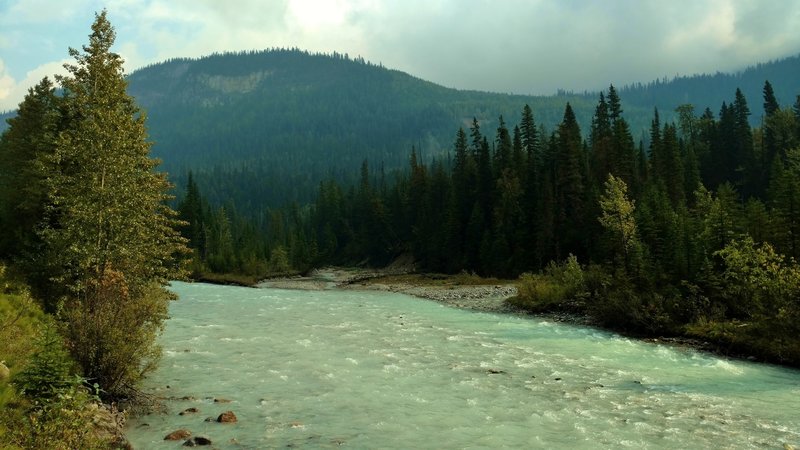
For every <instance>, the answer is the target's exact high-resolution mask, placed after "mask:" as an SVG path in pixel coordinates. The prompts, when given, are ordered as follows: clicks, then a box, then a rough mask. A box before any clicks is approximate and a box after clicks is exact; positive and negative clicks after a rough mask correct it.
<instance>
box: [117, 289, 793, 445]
mask: <svg viewBox="0 0 800 450" xmlns="http://www.w3.org/2000/svg"><path fill="white" fill-rule="evenodd" d="M173 290H174V291H175V292H176V293H177V294H178V295H179V296H180V300H179V301H176V302H173V304H172V305H171V307H170V313H171V316H172V318H171V319H169V321H168V322H167V325H166V330H165V332H164V335H163V336H162V338H161V343H162V345H163V347H164V358H163V360H162V361H161V365H160V367H159V369H158V370H157V371H156V372H155V373H154V374H153V375H151V376H150V378H149V379H148V380H147V382H146V385H145V388H146V390H147V391H148V392H151V393H153V394H155V395H158V396H162V397H164V398H167V400H166V401H165V402H166V406H167V410H168V412H167V413H166V414H153V415H149V416H144V417H139V418H136V419H134V420H131V421H129V425H128V438H129V439H130V440H131V442H132V443H133V445H134V447H135V448H136V449H151V448H153V449H161V448H164V449H168V448H173V449H177V448H180V447H181V444H182V443H183V441H164V440H163V439H164V436H166V435H167V434H168V433H170V432H172V431H174V430H176V429H178V428H186V429H188V430H190V431H191V432H192V433H193V435H194V436H205V437H208V438H210V439H211V440H212V441H213V443H214V447H216V448H220V449H223V448H237V449H241V448H285V447H287V446H288V447H297V448H333V447H346V448H407V449H411V448H486V449H496V448H503V447H506V448H569V449H575V448H636V449H643V448H665V449H677V448H681V449H687V448H713V449H719V448H779V449H781V448H784V445H793V446H797V445H798V444H800V395H799V394H800V372H798V371H796V370H791V369H786V368H781V367H776V366H771V365H764V364H757V363H750V362H745V361H735V360H727V359H723V358H718V357H713V356H709V355H706V354H702V353H697V352H695V351H692V350H687V349H681V348H674V347H669V346H663V345H655V344H650V343H643V342H638V341H636V340H632V339H627V338H624V337H620V336H618V335H615V334H612V333H608V332H604V331H599V330H596V329H593V328H587V327H578V326H570V325H564V324H557V323H553V322H551V321H547V320H543V319H531V318H522V317H516V316H513V315H497V314H488V313H476V312H470V311H464V310H459V309H454V308H450V307H446V306H443V305H440V304H438V303H435V302H431V301H426V300H420V299H415V298H412V297H408V296H405V295H401V294H393V293H386V292H374V291H369V292H359V291H338V290H328V291H290V290H278V289H249V288H236V287H225V286H213V285H205V284H187V283H175V284H174V286H173ZM183 397H186V398H187V399H185V400H181V398H183ZM215 398H216V399H227V400H230V403H215V402H214V399H215ZM190 407H194V408H197V409H198V410H199V412H198V413H195V414H186V415H179V414H178V413H179V412H181V411H183V410H185V409H187V408H190ZM227 410H231V411H233V412H234V413H235V414H236V416H237V417H238V422H237V423H235V424H220V423H216V422H206V421H205V419H206V418H207V417H214V418H216V417H217V416H218V415H219V414H220V413H222V412H224V411H227Z"/></svg>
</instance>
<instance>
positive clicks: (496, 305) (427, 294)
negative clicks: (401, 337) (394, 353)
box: [256, 267, 592, 325]
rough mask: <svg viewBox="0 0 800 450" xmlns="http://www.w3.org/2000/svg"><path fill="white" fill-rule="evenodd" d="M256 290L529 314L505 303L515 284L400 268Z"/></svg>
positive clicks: (333, 270)
mask: <svg viewBox="0 0 800 450" xmlns="http://www.w3.org/2000/svg"><path fill="white" fill-rule="evenodd" d="M256 287H266V288H277V289H298V290H327V289H342V290H356V291H358V290H368V291H385V292H397V293H401V294H406V295H410V296H412V297H417V298H422V299H426V300H432V301H435V302H438V303H441V304H444V305H447V306H450V307H454V308H460V309H466V310H470V311H479V312H490V313H502V314H517V315H520V316H531V315H532V314H531V313H530V312H528V311H525V310H524V309H521V308H519V307H516V306H514V305H512V304H511V303H509V302H507V300H508V299H509V298H512V297H514V296H516V295H517V286H516V283H515V282H514V281H512V280H501V279H497V278H483V277H479V276H477V275H471V274H456V275H442V274H419V273H413V272H411V271H409V270H407V269H403V268H388V269H360V268H342V267H324V268H320V269H315V270H313V271H312V272H311V273H309V274H308V275H307V276H293V277H281V278H273V279H268V280H263V281H261V282H259V283H258V284H256ZM536 317H545V318H548V319H551V320H553V321H555V322H568V323H575V324H580V325H592V322H591V320H590V318H589V317H587V316H580V315H576V314H568V313H545V314H536Z"/></svg>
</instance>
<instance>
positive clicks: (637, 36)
mask: <svg viewBox="0 0 800 450" xmlns="http://www.w3.org/2000/svg"><path fill="white" fill-rule="evenodd" d="M6 5H8V4H6ZM10 5H11V6H0V29H2V30H3V31H2V32H0V35H2V36H1V37H0V42H2V43H3V45H5V47H3V48H2V55H0V56H2V57H3V59H4V61H5V62H6V64H7V65H8V67H9V68H13V71H11V70H8V69H7V70H6V72H5V73H6V76H8V75H11V76H14V77H16V78H25V79H28V78H29V77H28V76H27V75H26V76H25V77H23V75H22V74H23V73H26V72H25V71H23V70H21V69H20V67H21V65H20V64H19V63H18V61H21V60H22V59H23V58H30V56H31V55H30V54H39V53H41V55H40V58H41V60H40V61H37V62H36V63H33V64H30V65H29V67H36V66H41V65H43V63H42V61H48V60H50V61H52V60H56V59H59V58H61V57H63V56H66V47H67V46H68V45H72V46H79V45H81V44H83V43H85V41H86V35H87V34H88V32H89V31H88V24H89V23H91V20H92V12H94V11H98V10H100V9H102V8H103V7H107V8H108V14H109V18H110V19H111V22H112V23H113V24H114V26H115V27H116V29H117V45H116V47H115V51H117V52H119V53H120V54H122V56H123V57H124V58H125V59H126V70H127V71H128V72H131V71H132V70H135V69H136V68H138V67H142V66H145V65H148V64H152V63H157V62H160V61H163V60H165V59H169V58H175V57H200V56H203V55H208V54H210V53H213V52H223V51H239V50H253V49H265V48H271V47H299V48H302V49H307V50H310V51H321V52H333V51H337V52H340V53H349V54H350V55H352V56H356V55H360V56H363V57H364V58H366V59H368V60H370V61H373V62H381V63H383V64H384V65H385V66H387V67H391V68H397V69H400V70H404V71H406V72H409V73H411V74H412V75H415V76H419V77H421V78H424V79H428V80H430V81H434V82H436V83H439V84H443V85H445V86H450V87H456V88H461V89H480V90H489V91H499V92H514V93H525V94H529V93H532V94H551V93H553V92H555V91H556V90H557V89H559V88H563V89H572V90H576V91H582V90H586V89H588V90H593V89H601V88H605V87H607V86H608V84H609V83H614V84H616V85H621V84H626V83H632V82H637V81H643V82H646V81H650V80H653V79H656V78H661V77H664V76H668V77H671V76H673V75H677V74H681V75H692V74H695V73H703V72H715V71H717V70H723V71H732V70H738V69H741V68H744V67H745V66H747V65H750V64H753V63H757V62H762V61H768V60H771V59H776V58H780V57H785V56H790V55H794V54H797V53H798V52H800V33H797V32H796V31H795V30H797V29H800V2H766V3H765V2H762V1H757V0H708V1H703V2H691V1H681V2H664V1H656V0H616V1H613V2H598V1H594V0H565V1H551V0H508V1H503V2H496V1H492V0H404V1H402V2H400V1H390V0H272V1H267V2H265V1H261V0H237V1H235V2H232V1H227V2H224V1H219V0H105V1H103V0H59V1H55V0H25V1H22V0H17V1H15V2H14V3H11V4H10ZM4 8H5V10H4ZM67 9H68V10H69V11H66V10H67ZM9 11H13V12H14V14H16V13H19V14H20V17H22V18H23V19H24V21H27V22H24V23H28V25H23V26H17V25H16V23H17V22H16V21H17V17H16V16H15V15H14V14H11V13H10V12H9ZM37 11H42V15H41V16H37V15H36V12H37ZM62 13H63V14H62ZM67 18H68V19H67ZM69 21H72V22H69ZM76 21H77V22H80V24H81V25H80V27H81V29H80V30H77V28H76V30H77V31H76V30H71V34H69V35H67V33H65V32H62V31H61V30H66V29H67V28H64V27H67V26H73V27H75V26H74V25H69V24H70V23H73V22H76ZM53 24H57V25H58V26H53ZM20 43H26V45H25V46H21V45H20ZM34 43H35V44H36V45H33V44H34ZM28 44H31V45H28ZM23 47H24V48H25V49H26V50H25V51H22V50H15V49H21V48H23ZM51 49H54V50H53V51H51ZM56 50H57V51H56ZM26 52H27V53H26ZM25 70H30V69H25ZM33 70H36V69H33ZM37 81H38V80H37ZM5 83H6V85H7V83H8V81H7V80H6V81H5ZM23 83H24V80H23V81H20V82H19V84H20V85H22V84H23ZM34 83H35V81H34ZM5 89H6V90H8V88H7V87H6V88H5ZM20 99H21V98H20Z"/></svg>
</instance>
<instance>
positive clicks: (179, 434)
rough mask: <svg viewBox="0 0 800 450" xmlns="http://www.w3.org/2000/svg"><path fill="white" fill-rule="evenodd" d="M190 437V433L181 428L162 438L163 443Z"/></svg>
mask: <svg viewBox="0 0 800 450" xmlns="http://www.w3.org/2000/svg"><path fill="white" fill-rule="evenodd" d="M191 435H192V432H191V431H189V430H185V429H183V428H181V429H180V430H175V431H173V432H172V433H170V434H168V435H166V436H164V440H165V441H179V440H181V439H186V438H188V437H189V436H191Z"/></svg>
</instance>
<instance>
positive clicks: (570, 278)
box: [510, 255, 588, 312]
mask: <svg viewBox="0 0 800 450" xmlns="http://www.w3.org/2000/svg"><path fill="white" fill-rule="evenodd" d="M517 292H518V293H517V297H515V298H513V299H511V300H510V302H511V303H512V304H513V305H515V306H518V307H522V308H525V309H528V310H530V311H535V312H544V311H554V310H572V311H576V310H578V309H579V308H578V304H580V303H581V302H582V301H584V300H585V299H586V297H587V296H588V292H587V286H586V281H585V279H584V272H583V269H581V266H580V264H578V258H577V257H575V256H574V255H570V256H569V257H568V258H567V259H566V260H564V261H563V262H562V263H560V264H556V263H555V262H550V264H548V265H547V267H546V268H545V270H544V272H543V273H541V274H532V273H525V274H522V275H521V276H520V278H519V281H518V282H517Z"/></svg>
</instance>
